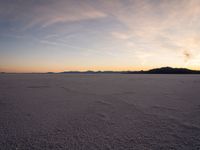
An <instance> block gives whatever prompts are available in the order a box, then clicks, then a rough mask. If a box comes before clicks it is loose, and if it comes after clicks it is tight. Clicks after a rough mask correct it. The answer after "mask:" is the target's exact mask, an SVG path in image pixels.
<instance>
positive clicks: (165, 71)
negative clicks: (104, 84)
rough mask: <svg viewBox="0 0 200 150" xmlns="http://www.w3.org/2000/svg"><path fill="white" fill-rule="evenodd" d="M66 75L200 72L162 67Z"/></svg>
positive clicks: (79, 72)
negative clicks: (145, 69)
mask: <svg viewBox="0 0 200 150" xmlns="http://www.w3.org/2000/svg"><path fill="white" fill-rule="evenodd" d="M60 73H66V74H116V73H118V74H200V71H197V70H190V69H187V68H172V67H162V68H155V69H151V70H148V71H143V70H141V71H90V70H89V71H64V72H60Z"/></svg>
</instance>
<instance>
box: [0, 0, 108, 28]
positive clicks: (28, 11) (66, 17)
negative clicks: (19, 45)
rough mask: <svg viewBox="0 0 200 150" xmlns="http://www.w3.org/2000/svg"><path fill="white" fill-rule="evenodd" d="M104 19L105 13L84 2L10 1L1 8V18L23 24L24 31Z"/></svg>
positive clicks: (48, 0)
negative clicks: (58, 24)
mask: <svg viewBox="0 0 200 150" xmlns="http://www.w3.org/2000/svg"><path fill="white" fill-rule="evenodd" d="M103 17H106V14H105V13H103V12H102V11H100V10H97V9H96V8H95V7H93V6H91V5H87V4H86V3H85V2H83V1H73V0H67V1H66V0H59V1H52V0H47V1H41V0H35V1H32V0H30V1H24V0H16V1H15V2H13V1H10V0H8V1H6V2H2V3H1V6H0V18H2V19H5V20H7V21H8V20H9V21H13V22H19V23H20V24H23V26H24V29H28V28H32V27H34V26H40V27H47V26H50V25H53V24H56V23H65V22H74V21H81V20H90V19H96V18H103Z"/></svg>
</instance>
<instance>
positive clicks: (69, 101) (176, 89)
mask: <svg viewBox="0 0 200 150" xmlns="http://www.w3.org/2000/svg"><path fill="white" fill-rule="evenodd" d="M0 149H3V150H4V149H8V150H10V149H20V150H27V149H70V150H79V149H81V150H82V149H84V150H90V149H91V150H95V149H102V150H104V149H111V150H112V149H113V150H118V149H120V150H124V149H132V150H143V149H144V150H150V149H153V150H155V149H156V150H158V149H166V150H168V149H177V150H179V149H180V150H189V149H192V150H197V149H200V76H199V75H130V74H1V75H0Z"/></svg>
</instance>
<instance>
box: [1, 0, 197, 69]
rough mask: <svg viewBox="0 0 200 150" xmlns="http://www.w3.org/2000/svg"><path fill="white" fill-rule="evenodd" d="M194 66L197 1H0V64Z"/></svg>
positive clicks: (10, 66)
mask: <svg viewBox="0 0 200 150" xmlns="http://www.w3.org/2000/svg"><path fill="white" fill-rule="evenodd" d="M161 66H172V67H187V68H191V69H200V0H0V71H7V72H46V71H55V72H59V71H64V70H141V69H144V70H146V69H150V68H154V67H161Z"/></svg>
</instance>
